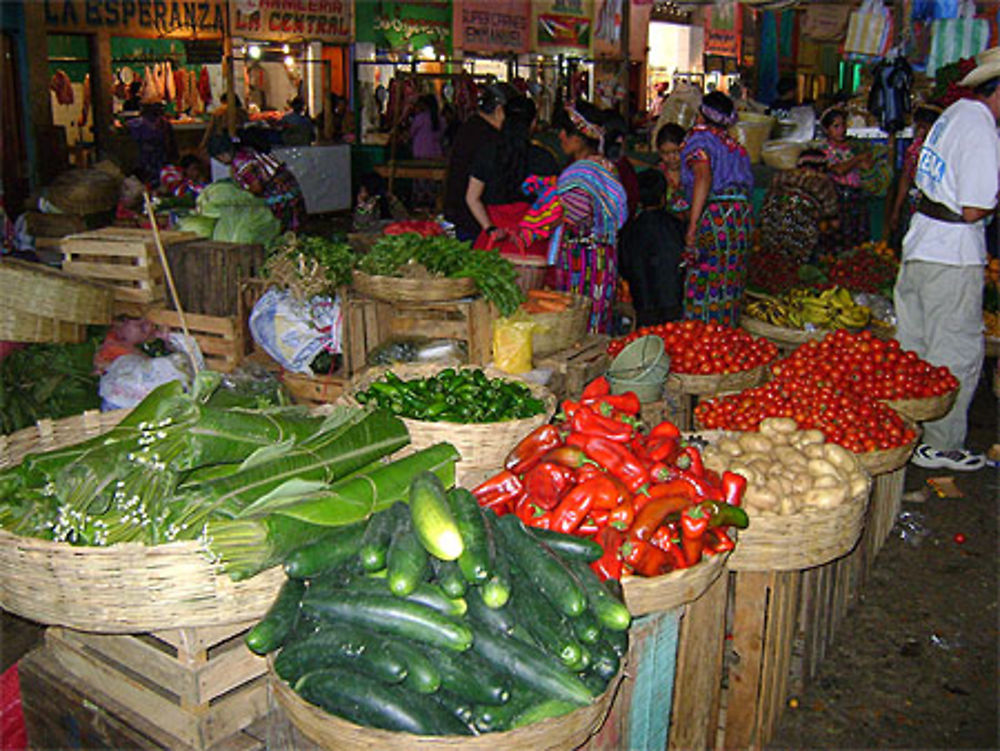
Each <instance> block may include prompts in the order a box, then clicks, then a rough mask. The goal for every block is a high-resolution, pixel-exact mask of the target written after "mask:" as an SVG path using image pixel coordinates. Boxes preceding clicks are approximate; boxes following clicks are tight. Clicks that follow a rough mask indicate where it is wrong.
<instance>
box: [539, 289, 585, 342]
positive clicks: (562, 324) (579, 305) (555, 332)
mask: <svg viewBox="0 0 1000 751" xmlns="http://www.w3.org/2000/svg"><path fill="white" fill-rule="evenodd" d="M591 304H592V301H591V300H590V299H589V298H587V297H584V296H583V295H573V302H572V304H571V305H570V307H569V308H568V309H567V310H564V311H561V312H559V313H532V314H530V315H531V320H532V321H534V322H535V323H537V324H538V325H539V327H540V328H539V329H536V330H535V333H534V334H533V335H532V337H531V351H532V354H533V355H534V356H535V357H544V356H545V355H550V354H552V353H553V352H558V351H559V350H562V349H566V348H567V347H572V346H573V345H574V344H576V343H577V342H578V341H580V340H581V339H583V337H584V335H585V334H586V333H587V324H588V323H590V308H591Z"/></svg>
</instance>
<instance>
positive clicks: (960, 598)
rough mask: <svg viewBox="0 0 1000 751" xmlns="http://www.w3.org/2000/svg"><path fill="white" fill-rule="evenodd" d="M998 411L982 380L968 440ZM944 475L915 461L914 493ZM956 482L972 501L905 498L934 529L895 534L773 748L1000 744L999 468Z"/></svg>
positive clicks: (990, 439)
mask: <svg viewBox="0 0 1000 751" xmlns="http://www.w3.org/2000/svg"><path fill="white" fill-rule="evenodd" d="M989 362H990V363H992V361H989ZM988 372H989V373H992V370H990V371H988ZM997 413H998V402H997V399H996V397H994V395H993V394H992V392H991V391H990V389H989V382H988V380H987V379H986V378H985V377H984V378H983V379H982V381H981V382H980V389H979V391H978V392H977V394H976V401H975V402H974V403H973V407H972V409H971V410H970V435H971V442H972V445H975V446H977V447H982V448H985V447H988V446H989V445H990V444H992V443H995V442H997V441H998V427H997V416H998V415H997ZM948 474H949V473H948V472H946V471H944V470H921V469H918V468H915V467H913V465H910V467H909V469H908V470H907V482H906V485H907V487H906V489H907V491H911V490H914V489H918V488H920V487H922V486H923V485H924V483H926V480H927V478H929V477H941V476H946V475H948ZM955 479H956V482H957V484H958V486H959V488H960V490H961V491H962V492H963V493H965V495H966V497H965V498H964V499H961V500H946V499H939V498H937V497H932V498H931V499H930V500H928V501H927V502H925V503H922V504H917V503H904V504H903V511H904V512H911V513H914V514H917V515H919V516H918V517H917V519H916V521H917V522H919V524H920V527H921V528H922V529H923V530H925V531H926V536H925V537H923V539H922V540H918V539H917V537H913V536H911V538H910V542H904V540H903V539H901V538H900V536H899V535H898V534H895V532H894V534H893V535H892V537H890V539H889V541H888V542H887V543H886V545H885V547H884V548H883V549H882V551H881V553H880V554H879V556H878V558H877V559H876V562H875V566H874V569H873V571H872V575H871V577H870V579H869V581H868V583H867V586H866V588H865V590H864V594H863V596H862V598H861V602H860V605H859V607H858V608H856V609H855V610H854V611H852V612H850V613H848V615H847V617H846V618H845V619H844V621H843V623H842V625H841V627H840V628H841V631H840V633H839V634H838V636H837V640H836V642H835V644H834V646H833V649H832V650H831V652H830V653H829V654H828V655H827V658H826V660H825V661H824V663H823V665H822V667H821V669H820V672H819V675H818V676H817V678H816V680H815V681H814V682H813V684H812V685H811V686H810V687H809V688H808V690H807V691H806V692H805V694H803V695H802V696H799V697H795V699H796V700H797V702H798V706H797V707H794V708H793V707H789V708H788V709H786V711H785V714H784V717H783V718H782V722H781V724H780V726H779V729H778V732H777V733H776V734H775V737H774V739H773V740H772V742H771V744H770V746H769V748H773V749H778V748H794V749H805V748H809V749H821V748H822V749H834V748H837V749H847V748H850V749H875V748H878V749H886V748H910V749H917V748H919V749H956V748H982V749H986V748H991V749H992V748H998V747H1000V729H998V718H997V645H998V632H997V623H998V620H997V619H998V612H997V592H998V585H1000V580H998V568H997V518H998V517H997V509H998V499H1000V490H998V479H1000V471H998V470H996V469H990V468H987V469H984V470H980V471H979V472H975V473H971V474H966V475H962V474H960V473H958V474H957V476H955ZM916 531H917V532H918V535H917V536H919V532H920V529H917V530H916ZM959 534H961V535H964V536H965V541H964V542H962V543H959V542H957V541H956V537H955V536H956V535H959ZM958 539H961V538H958ZM915 542H919V544H916V545H914V544H912V543H915ZM793 703H794V702H793Z"/></svg>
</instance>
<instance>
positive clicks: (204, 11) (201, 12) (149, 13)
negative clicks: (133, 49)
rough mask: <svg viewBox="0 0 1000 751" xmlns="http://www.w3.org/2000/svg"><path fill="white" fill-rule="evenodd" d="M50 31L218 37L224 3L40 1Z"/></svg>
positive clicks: (210, 0)
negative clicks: (103, 31) (101, 31)
mask: <svg viewBox="0 0 1000 751" xmlns="http://www.w3.org/2000/svg"><path fill="white" fill-rule="evenodd" d="M42 3H43V6H44V17H45V25H46V26H47V27H49V28H53V29H67V30H73V31H97V30H100V29H108V30H110V31H112V32H116V33H120V34H131V35H137V36H151V35H156V36H198V37H219V36H222V35H223V33H224V32H225V29H226V4H225V2H224V0H42Z"/></svg>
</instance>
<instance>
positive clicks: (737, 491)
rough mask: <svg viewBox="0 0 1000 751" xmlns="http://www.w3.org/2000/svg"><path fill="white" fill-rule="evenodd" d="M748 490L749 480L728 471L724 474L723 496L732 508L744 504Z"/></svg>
mask: <svg viewBox="0 0 1000 751" xmlns="http://www.w3.org/2000/svg"><path fill="white" fill-rule="evenodd" d="M746 489H747V478H745V477H744V476H743V475H741V474H737V473H736V472H730V471H729V470H728V469H727V470H726V471H725V472H723V473H722V495H723V497H724V499H725V501H726V503H728V504H729V505H730V506H739V505H741V504H742V503H743V493H745V492H746Z"/></svg>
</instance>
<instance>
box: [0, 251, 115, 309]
mask: <svg viewBox="0 0 1000 751" xmlns="http://www.w3.org/2000/svg"><path fill="white" fill-rule="evenodd" d="M114 297H115V290H114V288H113V287H111V286H110V285H107V284H101V283H99V282H93V281H90V280H86V279H81V278H80V277H78V276H73V275H72V274H66V273H63V272H62V271H57V270H56V269H50V268H48V267H47V266H43V265H42V264H40V263H28V262H27V261H18V260H14V259H0V300H3V305H4V307H6V308H10V309H13V310H18V311H21V312H24V313H30V314H32V315H34V316H40V317H43V318H55V319H58V320H60V321H69V322H71V323H97V324H106V323H110V322H111V312H112V311H111V309H112V306H113V304H114Z"/></svg>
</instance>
